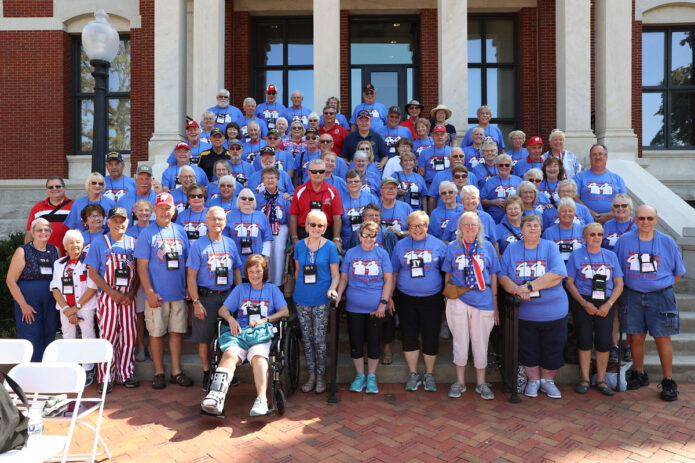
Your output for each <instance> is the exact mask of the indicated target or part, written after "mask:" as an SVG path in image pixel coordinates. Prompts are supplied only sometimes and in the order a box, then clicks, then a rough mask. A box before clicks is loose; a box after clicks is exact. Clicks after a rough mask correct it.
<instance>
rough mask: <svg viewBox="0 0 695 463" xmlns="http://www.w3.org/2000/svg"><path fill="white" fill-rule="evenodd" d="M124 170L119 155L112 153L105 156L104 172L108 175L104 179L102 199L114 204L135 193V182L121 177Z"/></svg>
mask: <svg viewBox="0 0 695 463" xmlns="http://www.w3.org/2000/svg"><path fill="white" fill-rule="evenodd" d="M124 169H125V164H124V163H123V157H122V156H121V153H118V152H116V151H112V152H110V153H108V154H107V155H106V170H107V171H109V175H108V177H105V178H104V181H105V182H106V184H105V185H104V197H106V198H109V199H111V200H113V202H115V203H117V202H118V200H119V199H121V198H122V197H124V196H125V195H126V194H128V193H129V192H131V191H135V181H134V180H133V179H132V178H130V177H128V176H127V175H123V170H124Z"/></svg>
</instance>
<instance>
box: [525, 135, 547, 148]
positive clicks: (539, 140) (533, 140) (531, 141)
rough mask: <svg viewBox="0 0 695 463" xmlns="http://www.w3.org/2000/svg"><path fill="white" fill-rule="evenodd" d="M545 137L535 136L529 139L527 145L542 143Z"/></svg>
mask: <svg viewBox="0 0 695 463" xmlns="http://www.w3.org/2000/svg"><path fill="white" fill-rule="evenodd" d="M542 144H543V139H542V138H541V137H538V136H535V137H531V138H529V139H528V142H527V143H526V146H533V145H542Z"/></svg>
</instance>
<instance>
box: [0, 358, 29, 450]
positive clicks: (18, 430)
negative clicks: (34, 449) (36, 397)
mask: <svg viewBox="0 0 695 463" xmlns="http://www.w3.org/2000/svg"><path fill="white" fill-rule="evenodd" d="M0 375H1V376H3V377H4V378H5V380H7V384H8V385H9V386H10V388H12V390H13V391H14V393H15V394H17V397H19V399H20V400H21V401H22V403H23V404H24V406H25V407H26V409H27V410H28V409H29V404H28V403H27V398H26V396H25V395H24V391H23V390H22V388H21V387H20V386H19V384H17V383H16V382H15V381H14V380H13V379H12V378H10V377H9V376H7V374H6V373H5V372H4V371H0ZM28 424H29V418H28V417H26V416H24V415H23V414H22V412H20V411H19V409H18V408H17V406H16V405H15V404H14V402H13V401H12V398H11V397H10V394H8V392H7V391H6V390H5V388H4V387H2V386H1V385H0V453H4V452H8V451H10V450H20V449H22V448H23V447H24V446H25V445H26V443H27V439H28V438H29V432H28V430H27V427H28Z"/></svg>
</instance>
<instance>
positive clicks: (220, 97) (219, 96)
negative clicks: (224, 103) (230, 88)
mask: <svg viewBox="0 0 695 463" xmlns="http://www.w3.org/2000/svg"><path fill="white" fill-rule="evenodd" d="M217 99H218V100H228V99H229V97H228V96H227V95H217Z"/></svg>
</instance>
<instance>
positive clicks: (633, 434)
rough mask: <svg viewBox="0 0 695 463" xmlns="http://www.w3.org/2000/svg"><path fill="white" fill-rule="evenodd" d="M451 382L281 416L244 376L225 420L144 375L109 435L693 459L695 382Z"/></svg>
mask: <svg viewBox="0 0 695 463" xmlns="http://www.w3.org/2000/svg"><path fill="white" fill-rule="evenodd" d="M447 386H448V385H440V390H439V391H437V392H435V393H428V392H424V391H423V390H420V391H418V392H415V393H412V392H409V393H406V392H405V391H403V385H401V384H385V385H381V387H380V388H381V393H380V394H378V395H374V396H366V395H364V394H355V393H350V392H348V391H346V390H345V385H342V391H341V392H340V393H339V394H338V397H339V399H340V403H339V404H337V405H327V404H326V398H327V395H326V394H324V395H320V396H317V395H315V394H313V393H312V394H308V395H306V394H302V393H301V392H298V393H297V394H296V395H294V396H293V397H291V398H290V400H289V402H288V409H287V412H286V414H285V415H284V416H283V417H279V416H278V417H273V418H263V419H258V418H253V419H252V418H249V417H248V411H249V409H250V407H251V404H252V402H253V398H254V395H255V394H254V393H253V391H252V387H251V385H248V384H243V385H241V386H239V387H238V388H235V389H231V391H230V393H229V395H228V399H227V418H226V419H225V420H224V421H221V420H217V419H214V418H209V417H203V416H200V415H199V414H198V407H199V402H200V400H201V398H202V392H201V391H200V388H199V387H198V385H196V386H195V387H193V388H187V389H185V388H181V387H178V386H171V385H169V386H167V388H166V389H165V390H164V391H153V390H152V389H151V388H150V383H149V382H143V384H142V386H141V387H140V388H138V389H133V390H126V389H124V388H122V387H116V388H115V390H114V392H113V393H112V394H110V395H108V396H107V407H106V410H105V419H104V422H103V428H102V435H103V436H104V438H105V440H106V442H107V443H108V445H109V446H110V448H111V452H112V454H113V458H112V459H111V460H110V461H112V462H118V463H120V462H130V461H133V462H150V461H152V462H192V463H193V462H195V463H203V462H295V461H302V462H303V461H306V462H315V461H324V462H329V461H330V462H332V461H344V462H353V461H354V462H357V461H369V462H381V461H383V462H410V461H412V462H442V461H512V462H540V461H558V462H559V461H587V462H588V461H592V462H597V461H600V462H606V461H609V462H611V463H614V462H620V461H650V462H661V461H695V417H694V416H693V415H695V384H682V385H680V391H681V393H680V400H678V401H677V402H671V403H667V402H663V401H661V400H659V398H658V395H657V389H656V385H655V384H652V385H651V386H649V387H648V388H642V389H640V390H638V391H629V392H623V393H619V394H616V395H615V396H614V397H612V398H604V397H603V396H601V395H600V393H599V392H598V391H596V390H595V389H592V390H591V391H590V392H589V393H588V394H586V395H578V394H576V393H574V391H573V390H572V387H571V386H569V385H567V386H561V387H560V389H561V391H562V393H563V394H564V398H563V399H561V400H553V399H549V398H547V397H545V396H542V397H541V396H539V397H538V398H535V399H529V398H525V397H524V398H523V399H522V403H521V404H517V405H514V404H510V403H509V402H507V397H506V396H504V395H503V394H501V393H500V392H499V384H495V385H494V386H493V390H494V391H495V393H496V394H497V397H496V399H495V400H494V401H483V400H482V399H480V397H479V396H477V395H476V394H475V393H474V392H473V391H472V385H470V384H469V385H468V387H469V389H468V391H467V392H466V393H464V395H463V396H462V398H461V399H456V400H452V399H449V398H448V397H447V396H446V392H447ZM89 392H90V394H96V387H95V386H92V387H91V388H89ZM54 426H57V425H56V424H55V423H48V424H47V426H46V431H45V432H46V433H50V432H51V430H52V429H53V430H55V428H54ZM85 437H87V433H86V432H85V431H84V430H83V429H81V430H79V431H78V433H77V436H76V440H75V442H78V441H81V443H80V444H78V445H77V446H76V447H80V448H82V449H84V448H85V446H84V445H83V443H84V439H83V438H85ZM74 450H77V448H74ZM74 450H73V451H74ZM101 461H104V459H102V460H101Z"/></svg>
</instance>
